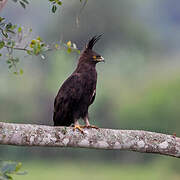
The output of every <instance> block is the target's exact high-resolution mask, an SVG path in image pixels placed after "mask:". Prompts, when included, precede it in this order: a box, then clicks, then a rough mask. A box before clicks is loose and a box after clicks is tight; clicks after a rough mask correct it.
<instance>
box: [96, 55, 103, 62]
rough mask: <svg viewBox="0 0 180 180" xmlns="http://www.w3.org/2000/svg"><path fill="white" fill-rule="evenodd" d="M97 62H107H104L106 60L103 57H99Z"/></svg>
mask: <svg viewBox="0 0 180 180" xmlns="http://www.w3.org/2000/svg"><path fill="white" fill-rule="evenodd" d="M96 60H97V61H98V62H105V60H104V58H103V57H102V56H100V57H98V58H97V59H96Z"/></svg>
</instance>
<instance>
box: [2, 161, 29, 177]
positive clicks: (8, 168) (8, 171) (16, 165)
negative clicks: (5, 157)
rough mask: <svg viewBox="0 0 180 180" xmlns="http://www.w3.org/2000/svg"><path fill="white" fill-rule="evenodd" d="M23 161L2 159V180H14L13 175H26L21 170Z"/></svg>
mask: <svg viewBox="0 0 180 180" xmlns="http://www.w3.org/2000/svg"><path fill="white" fill-rule="evenodd" d="M21 167H22V163H20V162H12V161H0V180H13V177H12V175H14V174H15V175H25V174H27V172H21V171H20V169H21Z"/></svg>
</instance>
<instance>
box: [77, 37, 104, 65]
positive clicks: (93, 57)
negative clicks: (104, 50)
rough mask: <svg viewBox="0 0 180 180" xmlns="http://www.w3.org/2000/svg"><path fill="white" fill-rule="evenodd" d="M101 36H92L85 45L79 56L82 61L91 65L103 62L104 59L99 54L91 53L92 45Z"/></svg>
mask: <svg viewBox="0 0 180 180" xmlns="http://www.w3.org/2000/svg"><path fill="white" fill-rule="evenodd" d="M101 36H102V35H99V36H94V37H92V38H91V39H90V40H89V42H88V43H87V45H86V47H85V49H84V50H83V52H82V54H81V58H80V59H81V60H82V61H87V62H89V63H93V64H96V63H98V62H105V61H104V58H103V57H102V56H101V55H100V54H98V53H96V52H95V51H93V47H94V45H95V44H96V42H97V41H98V40H99V39H100V38H101Z"/></svg>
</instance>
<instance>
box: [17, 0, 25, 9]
mask: <svg viewBox="0 0 180 180" xmlns="http://www.w3.org/2000/svg"><path fill="white" fill-rule="evenodd" d="M19 3H20V4H21V6H22V7H23V8H24V9H25V8H26V5H25V4H24V3H23V2H22V1H19Z"/></svg>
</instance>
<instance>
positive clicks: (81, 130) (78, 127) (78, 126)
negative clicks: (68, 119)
mask: <svg viewBox="0 0 180 180" xmlns="http://www.w3.org/2000/svg"><path fill="white" fill-rule="evenodd" d="M76 129H78V130H79V131H80V132H81V133H82V134H84V131H83V129H82V128H81V126H80V125H75V126H74V128H73V131H75V130H76Z"/></svg>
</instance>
